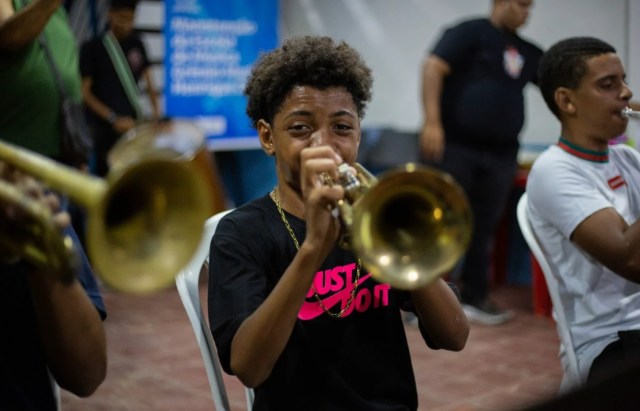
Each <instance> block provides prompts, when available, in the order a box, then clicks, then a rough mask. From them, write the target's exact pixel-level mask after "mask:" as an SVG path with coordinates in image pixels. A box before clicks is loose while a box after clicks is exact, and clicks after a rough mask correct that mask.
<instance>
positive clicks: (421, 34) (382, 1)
mask: <svg viewBox="0 0 640 411" xmlns="http://www.w3.org/2000/svg"><path fill="white" fill-rule="evenodd" d="M491 1H492V0H393V1H392V0H281V19H282V20H281V36H282V38H283V39H284V38H287V37H289V36H293V35H301V34H322V35H330V36H332V37H335V38H338V39H342V40H345V41H347V42H348V43H350V44H351V45H353V46H354V47H355V48H357V49H358V50H359V51H360V52H361V53H362V55H363V57H364V58H365V60H366V61H367V62H368V63H369V64H370V66H371V68H372V69H373V72H374V77H375V79H374V81H375V83H374V96H373V101H372V103H371V105H370V107H369V110H368V112H367V115H366V118H365V125H369V126H385V127H394V128H397V129H399V130H403V131H414V130H417V129H418V127H419V126H420V122H421V121H422V119H421V115H420V105H419V86H420V82H419V71H420V64H421V61H422V58H423V57H424V56H425V53H426V51H427V50H428V49H429V48H430V47H431V46H432V45H433V44H434V42H435V41H436V40H437V39H438V37H439V35H440V33H441V32H442V30H443V29H444V28H445V27H446V26H447V25H449V24H451V23H453V22H455V21H459V20H461V19H466V18H468V17H471V16H486V15H488V13H489V11H490V6H491ZM629 3H634V4H635V8H634V11H635V13H636V14H635V16H636V17H635V19H634V18H633V16H632V17H631V18H629V19H628V18H627V16H628V14H627V12H628V10H629V8H630V5H629ZM632 19H633V20H635V21H640V0H536V1H535V2H534V7H533V9H532V12H531V16H530V18H529V22H528V24H527V25H526V26H525V27H524V28H523V29H522V30H521V34H522V35H523V36H524V37H527V38H529V39H531V40H533V41H534V42H535V43H537V44H538V45H539V46H541V47H542V48H543V49H546V48H548V47H549V46H550V45H551V44H553V43H554V42H556V41H557V40H560V39H561V38H565V37H570V36H576V35H590V36H595V37H599V38H602V39H603V40H605V41H608V42H609V43H611V44H612V45H613V46H614V47H616V49H617V50H618V52H619V54H620V56H621V57H622V58H623V60H624V61H625V62H627V61H628V56H627V50H628V47H627V41H626V40H627V36H629V35H630V34H629V30H628V28H627V26H628V21H631V20H632ZM631 38H634V37H631ZM635 38H636V39H640V37H639V36H638V33H637V32H636V34H635ZM631 46H632V47H633V45H631ZM636 47H637V46H636ZM635 64H636V65H638V61H635ZM634 70H635V72H636V73H637V74H636V77H640V72H639V71H640V65H638V66H637V67H636V68H634ZM629 77H630V80H632V81H633V76H631V75H630V76H629ZM635 81H636V82H637V83H638V84H640V81H638V80H635ZM525 94H526V102H527V122H526V124H525V129H524V130H523V133H522V138H521V141H522V142H523V143H529V144H534V145H536V144H548V143H551V142H554V141H555V140H556V139H557V136H558V133H559V126H558V123H557V121H556V119H555V118H554V117H553V116H552V115H551V114H550V113H549V112H548V109H547V108H546V106H545V105H544V102H543V100H542V97H541V96H540V93H539V91H538V90H537V88H535V87H534V86H530V87H528V88H527V89H526V90H525ZM638 96H640V89H639V90H638Z"/></svg>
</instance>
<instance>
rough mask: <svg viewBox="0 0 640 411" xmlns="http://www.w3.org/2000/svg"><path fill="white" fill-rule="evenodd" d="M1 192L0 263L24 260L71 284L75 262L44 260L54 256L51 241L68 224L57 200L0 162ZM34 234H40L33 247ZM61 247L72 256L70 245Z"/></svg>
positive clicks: (24, 176) (66, 244)
mask: <svg viewBox="0 0 640 411" xmlns="http://www.w3.org/2000/svg"><path fill="white" fill-rule="evenodd" d="M0 192H2V193H3V195H2V196H0V226H1V227H2V228H1V231H0V260H1V261H4V262H17V261H18V260H20V259H21V258H22V257H25V256H27V257H29V258H28V260H29V261H30V262H31V263H35V265H37V266H40V267H41V268H45V267H48V268H50V269H52V270H55V271H60V276H61V278H62V279H63V280H65V281H70V280H71V279H72V278H73V275H74V270H73V266H74V265H75V262H74V261H73V260H71V262H70V263H66V262H63V261H54V262H53V263H52V262H50V261H49V260H47V257H46V256H47V255H48V254H51V253H55V252H57V250H56V241H51V240H52V239H53V238H56V237H58V236H60V235H61V233H62V231H63V230H64V229H65V228H67V227H69V226H70V224H71V218H70V216H69V214H68V213H67V212H66V211H63V210H61V208H60V199H59V197H58V196H57V195H56V194H54V193H53V192H51V191H48V190H46V189H45V188H44V187H43V186H42V185H41V184H40V183H39V182H38V181H37V180H36V179H34V178H33V177H32V176H30V175H28V174H24V173H23V172H21V171H20V170H18V169H16V168H14V167H12V166H11V165H9V164H7V163H5V162H3V161H0ZM8 199H13V201H7V200H8ZM34 233H38V234H39V236H35V238H36V239H37V241H38V243H37V246H34V244H33V239H34V236H33V234H34ZM58 244H59V243H58ZM63 246H64V247H65V248H66V249H67V250H66V251H65V252H64V254H67V255H72V253H73V250H72V245H71V242H70V241H66V242H64V243H63ZM51 263H52V264H51Z"/></svg>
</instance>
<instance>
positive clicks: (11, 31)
mask: <svg viewBox="0 0 640 411" xmlns="http://www.w3.org/2000/svg"><path fill="white" fill-rule="evenodd" d="M61 4H62V0H34V1H32V2H31V3H30V4H29V5H27V6H26V7H25V8H23V9H22V10H20V11H18V12H15V11H14V10H13V6H12V2H11V0H0V50H4V51H17V50H20V49H22V48H24V47H26V46H27V45H29V44H30V43H31V42H32V41H34V40H35V39H36V38H37V37H38V36H39V35H40V33H41V32H42V30H43V29H44V27H45V26H46V25H47V22H48V21H49V18H50V17H51V16H52V15H53V13H55V11H56V10H57V9H58V7H60V5H61Z"/></svg>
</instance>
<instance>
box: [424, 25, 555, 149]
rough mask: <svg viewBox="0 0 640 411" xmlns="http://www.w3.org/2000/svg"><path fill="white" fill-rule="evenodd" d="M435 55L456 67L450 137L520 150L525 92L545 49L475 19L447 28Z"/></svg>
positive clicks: (447, 100)
mask: <svg viewBox="0 0 640 411" xmlns="http://www.w3.org/2000/svg"><path fill="white" fill-rule="evenodd" d="M432 52H433V54H435V55H437V56H438V57H440V58H442V59H443V60H445V61H446V62H447V63H448V64H449V65H450V67H451V72H450V74H449V76H447V77H445V82H444V88H443V93H442V106H441V111H442V122H443V126H444V129H445V136H446V139H447V140H448V141H456V142H461V143H467V144H472V145H479V146H503V147H505V148H507V147H508V148H509V149H512V148H513V147H516V146H517V145H518V135H519V133H520V130H521V129H522V126H523V124H524V114H525V111H524V97H523V94H522V90H523V88H524V87H525V86H526V85H527V83H528V82H533V83H535V82H536V71H537V67H538V62H539V60H540V57H541V56H542V50H541V49H540V48H539V47H537V46H536V45H534V44H532V43H530V42H528V41H526V40H524V39H522V38H520V37H519V36H518V35H517V34H516V33H512V32H508V31H504V30H501V29H498V28H497V27H495V26H493V25H492V24H491V22H490V21H489V20H487V19H476V20H470V21H466V22H463V23H460V24H458V25H456V26H454V27H451V28H449V29H447V30H446V31H445V32H444V34H443V36H442V38H441V39H440V41H439V42H438V43H437V44H436V46H435V48H434V49H433V51H432Z"/></svg>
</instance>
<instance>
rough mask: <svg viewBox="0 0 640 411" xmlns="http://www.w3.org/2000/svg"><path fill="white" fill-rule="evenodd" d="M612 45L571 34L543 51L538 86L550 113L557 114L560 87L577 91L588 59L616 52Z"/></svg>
mask: <svg viewBox="0 0 640 411" xmlns="http://www.w3.org/2000/svg"><path fill="white" fill-rule="evenodd" d="M615 52H616V49H615V48H613V46H611V45H610V44H608V43H606V42H604V41H602V40H599V39H597V38H594V37H571V38H568V39H565V40H561V41H559V42H557V43H556V44H554V45H553V46H551V48H550V49H549V50H547V51H546V53H544V55H543V56H542V59H541V60H540V65H539V66H538V87H540V92H541V93H542V97H543V98H544V101H545V102H546V103H547V106H548V107H549V109H550V110H551V112H552V113H553V114H554V115H555V116H556V117H558V116H559V114H560V110H559V109H558V105H557V104H556V100H555V92H556V90H557V89H558V87H566V88H568V89H571V90H575V89H576V88H577V87H578V86H579V85H580V81H581V80H582V77H584V75H585V74H587V70H588V66H587V60H589V59H591V58H593V57H596V56H599V55H602V54H607V53H615Z"/></svg>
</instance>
